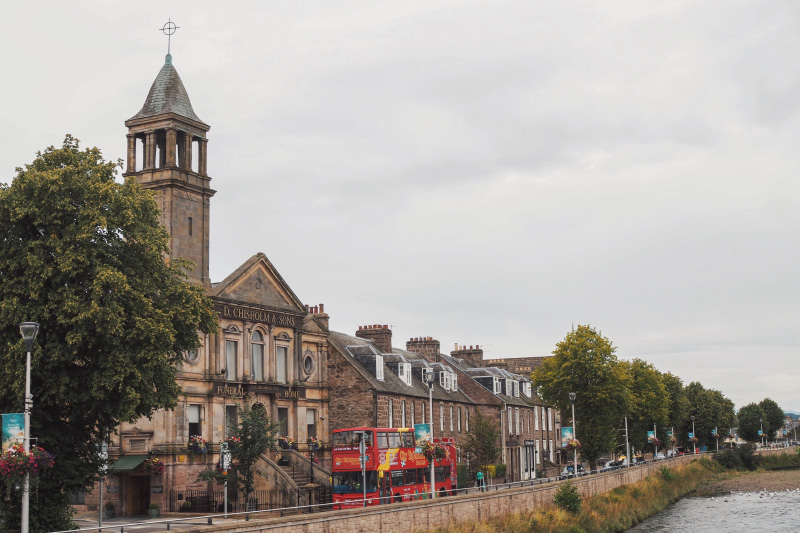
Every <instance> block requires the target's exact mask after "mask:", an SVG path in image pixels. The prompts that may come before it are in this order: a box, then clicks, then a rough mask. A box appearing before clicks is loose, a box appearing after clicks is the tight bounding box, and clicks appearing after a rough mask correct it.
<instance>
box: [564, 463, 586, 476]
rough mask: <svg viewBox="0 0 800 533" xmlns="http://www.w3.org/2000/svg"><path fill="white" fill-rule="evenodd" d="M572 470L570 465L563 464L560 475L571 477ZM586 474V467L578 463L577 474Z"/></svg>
mask: <svg viewBox="0 0 800 533" xmlns="http://www.w3.org/2000/svg"><path fill="white" fill-rule="evenodd" d="M572 471H573V467H572V465H569V466H565V467H564V470H562V471H561V475H562V476H564V477H572V476H573V475H574V474H573V473H572ZM586 474H588V472H587V471H586V469H584V468H583V465H578V475H579V476H585V475H586Z"/></svg>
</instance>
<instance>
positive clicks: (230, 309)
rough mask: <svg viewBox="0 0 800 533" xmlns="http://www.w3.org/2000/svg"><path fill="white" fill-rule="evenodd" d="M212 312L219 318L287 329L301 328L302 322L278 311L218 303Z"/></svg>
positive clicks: (298, 318) (296, 317)
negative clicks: (217, 314)
mask: <svg viewBox="0 0 800 533" xmlns="http://www.w3.org/2000/svg"><path fill="white" fill-rule="evenodd" d="M214 311H216V312H217V313H219V316H220V317H221V318H235V319H239V320H248V321H251V322H260V323H262V324H272V325H274V326H286V327H289V328H294V327H300V326H302V320H301V318H300V317H299V316H293V315H290V314H287V313H281V312H278V311H265V310H264V309H253V308H251V307H242V306H240V305H232V304H220V303H215V304H214Z"/></svg>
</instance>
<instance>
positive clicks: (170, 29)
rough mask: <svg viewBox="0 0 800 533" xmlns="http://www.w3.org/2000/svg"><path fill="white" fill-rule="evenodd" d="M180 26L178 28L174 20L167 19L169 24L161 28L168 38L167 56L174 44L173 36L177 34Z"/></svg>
mask: <svg viewBox="0 0 800 533" xmlns="http://www.w3.org/2000/svg"><path fill="white" fill-rule="evenodd" d="M179 27H180V26H176V25H175V23H174V22H172V19H171V18H170V19H167V23H166V24H164V26H162V27H161V31H163V32H164V35H166V36H167V54H169V52H170V46H171V44H172V34H173V33H175V30H177V29H178V28H179Z"/></svg>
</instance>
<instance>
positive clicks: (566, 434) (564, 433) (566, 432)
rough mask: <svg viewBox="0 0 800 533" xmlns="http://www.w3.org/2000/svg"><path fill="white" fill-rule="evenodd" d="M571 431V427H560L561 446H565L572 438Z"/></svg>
mask: <svg viewBox="0 0 800 533" xmlns="http://www.w3.org/2000/svg"><path fill="white" fill-rule="evenodd" d="M572 437H573V433H572V428H571V427H566V428H565V427H562V428H561V447H562V448H566V447H567V444H568V443H569V441H570V440H572Z"/></svg>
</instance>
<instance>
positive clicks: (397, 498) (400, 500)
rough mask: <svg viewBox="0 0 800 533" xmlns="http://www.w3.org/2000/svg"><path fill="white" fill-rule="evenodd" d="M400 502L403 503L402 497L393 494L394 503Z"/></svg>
mask: <svg viewBox="0 0 800 533" xmlns="http://www.w3.org/2000/svg"><path fill="white" fill-rule="evenodd" d="M402 501H403V497H402V496H400V495H399V494H395V495H394V503H400V502H402Z"/></svg>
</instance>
